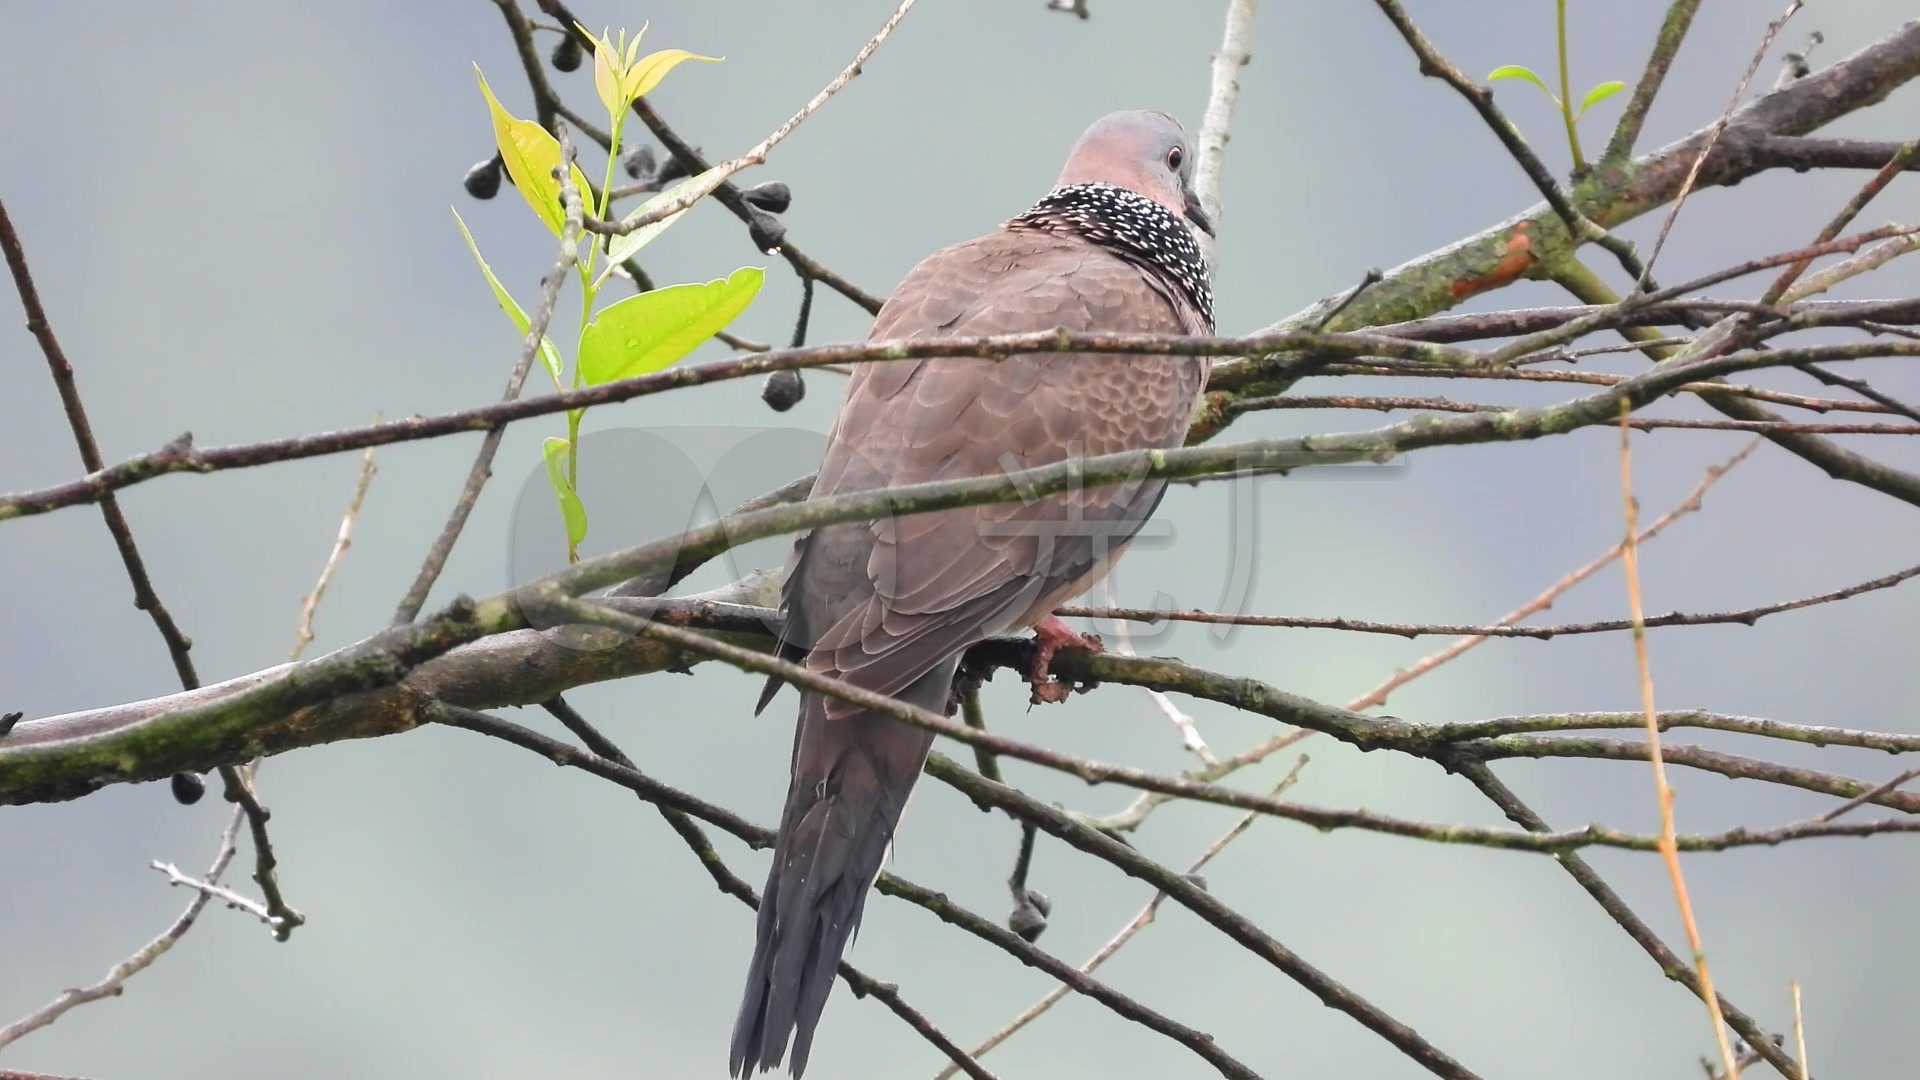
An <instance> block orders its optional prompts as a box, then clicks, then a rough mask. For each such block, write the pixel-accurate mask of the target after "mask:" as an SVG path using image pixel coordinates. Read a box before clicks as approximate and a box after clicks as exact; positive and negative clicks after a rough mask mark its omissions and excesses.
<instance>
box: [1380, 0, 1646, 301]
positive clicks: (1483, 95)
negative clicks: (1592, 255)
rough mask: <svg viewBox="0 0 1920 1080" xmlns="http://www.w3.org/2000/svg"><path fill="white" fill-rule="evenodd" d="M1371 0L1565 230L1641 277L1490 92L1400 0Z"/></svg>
mask: <svg viewBox="0 0 1920 1080" xmlns="http://www.w3.org/2000/svg"><path fill="white" fill-rule="evenodd" d="M1374 3H1375V4H1376V5H1377V6H1378V7H1379V8H1380V10H1381V12H1382V13H1383V14H1385V15H1386V17H1387V20H1388V21H1389V22H1391V23H1393V27H1394V29H1396V30H1398V31H1399V32H1400V36H1401V37H1402V38H1404V39H1405V40H1406V43H1407V47H1408V48H1410V49H1412V50H1413V54H1414V56H1415V57H1416V58H1417V59H1418V60H1419V61H1420V74H1422V75H1426V76H1428V77H1430V78H1436V79H1439V80H1440V81H1441V82H1444V83H1446V84H1447V85H1448V86H1451V87H1453V88H1454V89H1455V90H1456V91H1458V92H1459V93H1460V96H1461V97H1464V98H1466V99H1467V103H1468V104H1470V105H1472V106H1473V109H1474V111H1475V112H1477V113H1479V114H1480V118H1481V119H1482V120H1484V121H1486V124H1487V127H1488V128H1489V129H1491V130H1492V131H1493V134H1494V135H1495V137H1497V138H1498V139H1499V140H1500V144H1501V145H1502V146H1504V147H1506V149H1507V154H1508V155H1509V156H1511V157H1512V158H1513V160H1514V161H1515V162H1516V163H1517V164H1518V165H1519V166H1520V170H1521V171H1522V172H1524V173H1526V174H1527V179H1529V180H1531V181H1533V186H1534V188H1535V189H1537V190H1538V191H1539V192H1540V195H1541V197H1542V198H1544V199H1546V200H1547V205H1548V206H1551V207H1552V208H1553V211H1554V213H1556V214H1558V215H1559V216H1560V220H1561V221H1562V222H1564V223H1565V224H1566V226H1567V232H1568V233H1570V234H1572V236H1573V237H1574V239H1575V240H1578V241H1580V242H1583V243H1595V244H1599V245H1600V246H1601V247H1603V248H1605V249H1607V250H1608V251H1610V252H1612V253H1613V255H1614V257H1615V258H1617V259H1619V260H1620V265H1621V266H1623V267H1625V268H1626V271H1627V273H1629V274H1632V275H1633V276H1635V277H1643V276H1644V275H1645V274H1646V273H1647V267H1645V266H1642V265H1641V263H1640V257H1639V256H1638V255H1637V254H1635V252H1634V250H1633V244H1632V243H1631V242H1629V241H1627V240H1625V239H1623V238H1621V237H1618V236H1615V235H1613V234H1612V233H1610V232H1608V231H1607V230H1606V229H1603V228H1601V227H1600V226H1599V225H1598V224H1596V223H1594V221H1593V220H1592V219H1591V218H1589V217H1587V216H1586V215H1585V214H1583V213H1581V212H1580V208H1579V207H1577V206H1575V205H1574V204H1573V199H1572V198H1571V197H1570V196H1569V195H1568V194H1567V192H1566V190H1565V189H1564V188H1562V187H1561V186H1560V182H1559V181H1558V180H1555V179H1554V177H1553V172H1552V170H1550V169H1548V168H1547V165H1546V163H1545V162H1543V161H1541V160H1540V155H1538V154H1536V153H1534V152H1533V147H1531V146H1529V145H1527V140H1526V137H1525V136H1524V135H1521V134H1520V129H1519V128H1518V127H1515V126H1514V123H1513V121H1511V120H1509V119H1507V116H1506V114H1505V113H1503V112H1501V111H1500V106H1498V105H1496V104H1494V101H1493V91H1492V90H1489V89H1488V88H1486V87H1485V86H1482V85H1480V84H1479V83H1477V82H1474V81H1473V80H1472V79H1470V78H1468V77H1467V75H1466V73H1465V72H1463V71H1461V70H1460V69H1459V68H1458V67H1456V66H1455V65H1454V63H1453V61H1451V60H1448V59H1447V58H1446V57H1445V56H1443V55H1442V54H1441V52H1440V50H1439V49H1438V48H1436V47H1434V44H1433V42H1432V41H1430V40H1429V39H1428V38H1427V35H1426V34H1424V33H1422V32H1421V30H1420V28H1419V26H1417V25H1415V23H1414V21H1413V19H1412V17H1411V16H1409V15H1408V14H1407V12H1406V9H1405V8H1403V7H1401V5H1400V0H1374Z"/></svg>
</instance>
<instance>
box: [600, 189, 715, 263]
mask: <svg viewBox="0 0 1920 1080" xmlns="http://www.w3.org/2000/svg"><path fill="white" fill-rule="evenodd" d="M718 168H719V167H718V166H715V167H714V168H712V169H708V170H707V171H706V172H703V173H701V174H700V175H699V176H694V177H689V178H688V179H685V180H682V181H680V182H679V183H678V184H675V185H673V186H672V187H670V188H668V189H667V190H665V191H663V192H661V193H660V194H658V195H655V196H654V197H653V198H651V199H648V200H647V201H646V202H643V203H641V204H640V206H639V207H638V208H637V209H635V210H634V211H633V212H632V213H631V214H628V215H627V216H626V217H624V218H622V219H621V220H622V221H633V220H635V219H636V218H638V217H640V215H642V214H645V213H648V212H649V211H651V210H653V209H654V208H655V207H659V206H665V205H666V204H667V203H669V202H671V201H673V200H674V199H677V198H679V197H680V196H681V195H684V194H686V193H687V191H688V190H689V189H691V188H693V187H694V186H695V185H697V184H699V183H700V182H701V181H703V180H705V179H706V178H707V177H709V176H712V175H713V174H714V173H715V172H717V171H718ZM691 209H693V208H692V207H691V206H690V207H688V208H687V210H691ZM686 212H687V211H686V210H682V211H680V213H678V214H672V215H670V216H668V217H664V218H661V219H660V220H659V221H656V222H654V223H653V224H651V225H646V226H642V227H641V228H638V229H635V230H633V231H632V232H630V233H628V234H627V235H625V236H616V237H613V239H612V241H611V242H609V243H608V244H607V268H606V269H605V270H604V271H602V272H601V274H600V280H601V281H605V280H606V277H607V275H608V274H610V273H612V272H613V268H614V267H615V266H617V265H619V264H620V263H623V262H625V261H626V260H627V259H629V258H631V257H632V256H633V254H634V252H637V251H639V250H640V249H641V248H643V247H646V246H647V245H648V244H650V243H652V242H653V239H654V237H656V236H659V235H660V234H661V233H663V232H666V231H667V227H668V226H670V225H672V224H673V223H674V222H676V221H679V220H680V218H681V217H682V216H684V215H685V214H686ZM594 287H595V288H599V282H595V283H594Z"/></svg>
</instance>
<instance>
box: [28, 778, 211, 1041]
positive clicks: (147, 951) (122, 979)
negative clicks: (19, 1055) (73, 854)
mask: <svg viewBox="0 0 1920 1080" xmlns="http://www.w3.org/2000/svg"><path fill="white" fill-rule="evenodd" d="M239 835H240V814H239V813H238V812H237V811H236V812H235V813H234V815H233V816H232V817H231V818H229V819H228V821H227V828H226V831H225V832H223V833H221V834H220V848H219V850H218V851H217V852H215V853H214V857H213V864H212V865H211V866H209V867H207V872H206V875H205V876H204V877H203V878H202V879H201V880H202V881H206V882H218V881H219V880H220V875H221V874H222V873H225V872H226V869H227V864H228V863H231V862H232V861H233V856H234V851H235V850H236V848H235V842H236V841H237V840H238V838H239ZM209 899H210V897H209V895H208V894H207V893H205V892H199V893H196V894H195V895H194V898H193V899H192V900H191V901H189V902H188V903H187V908H186V910H185V911H182V912H181V913H180V915H179V917H177V918H175V919H174V920H173V922H172V923H171V924H170V925H169V926H168V927H167V928H166V929H165V930H163V931H161V932H160V936H159V937H156V938H154V939H153V940H152V941H149V942H147V943H146V944H145V945H143V946H141V947H140V950H139V951H138V952H136V953H134V954H133V955H132V956H129V957H127V958H126V959H125V960H122V961H120V962H119V963H118V964H115V965H114V966H113V970H111V971H109V972H107V975H106V978H104V979H101V980H100V981H99V982H97V983H94V984H93V985H91V986H87V987H84V988H81V989H76V990H68V991H66V992H64V993H62V994H61V995H60V996H59V997H57V998H54V999H53V1000H52V1001H50V1002H48V1003H47V1004H46V1005H43V1006H41V1007H40V1008H39V1009H38V1010H36V1011H34V1012H32V1013H30V1014H28V1015H26V1016H24V1017H21V1018H20V1019H18V1020H15V1021H14V1022H13V1023H11V1024H8V1025H7V1026H6V1027H4V1028H0V1048H4V1047H5V1046H7V1045H8V1044H9V1043H12V1042H15V1041H17V1040H19V1039H20V1038H21V1037H22V1036H24V1035H30V1034H32V1033H33V1032H35V1031H38V1030H39V1029H41V1028H43V1027H46V1026H47V1025H48V1024H51V1023H53V1022H54V1021H55V1020H58V1019H60V1017H62V1016H63V1015H65V1014H66V1013H67V1011H68V1010H70V1009H72V1008H74V1007H76V1006H79V1005H85V1004H86V1003H88V1002H90V1001H99V1000H100V999H102V998H109V997H118V996H119V995H120V992H121V989H122V987H123V986H124V985H125V984H126V981H127V980H128V979H131V978H133V977H134V976H135V975H138V974H140V973H141V972H142V971H145V970H146V969H147V968H148V967H150V966H152V964H153V962H154V961H155V960H158V959H160V957H162V956H164V955H166V952H167V950H168V949H171V948H173V945H174V943H175V942H177V941H179V940H180V939H181V938H182V937H185V936H186V933H187V931H189V930H191V929H193V924H194V921H195V920H196V919H198V918H199V917H200V913H201V912H202V911H205V910H206V907H207V901H208V900H209Z"/></svg>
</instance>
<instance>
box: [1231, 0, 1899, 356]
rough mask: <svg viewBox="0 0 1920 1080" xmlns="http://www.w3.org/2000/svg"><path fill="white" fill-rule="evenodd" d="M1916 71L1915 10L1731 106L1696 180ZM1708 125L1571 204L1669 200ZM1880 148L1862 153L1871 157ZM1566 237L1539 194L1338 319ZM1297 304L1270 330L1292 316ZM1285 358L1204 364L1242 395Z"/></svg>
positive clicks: (1619, 207)
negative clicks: (1535, 201) (1889, 29)
mask: <svg viewBox="0 0 1920 1080" xmlns="http://www.w3.org/2000/svg"><path fill="white" fill-rule="evenodd" d="M1916 77H1920V19H1915V20H1912V21H1910V22H1908V23H1906V24H1904V25H1903V26H1901V27H1900V28H1899V29H1898V30H1896V31H1894V32H1893V33H1892V34H1889V35H1888V36H1887V37H1885V38H1883V39H1881V40H1880V41H1877V42H1875V43H1873V44H1872V45H1869V46H1867V47H1866V48H1864V49H1862V50H1861V51H1859V52H1857V53H1855V54H1853V55H1852V56H1849V57H1847V58H1845V59H1843V60H1841V61H1839V62H1838V63H1836V64H1834V65H1833V66H1832V67H1829V68H1827V69H1826V70H1824V71H1821V72H1819V73H1818V74H1815V75H1810V76H1808V77H1807V78H1804V79H1800V80H1798V81H1796V82H1794V83H1793V84H1791V85H1789V86H1787V87H1785V88H1783V89H1780V90H1776V91H1774V92H1773V93H1770V94H1767V95H1765V96H1763V97H1761V98H1759V99H1757V100H1755V101H1754V102H1752V103H1751V104H1749V105H1747V106H1746V107H1745V108H1743V109H1741V110H1740V111H1739V112H1737V113H1736V114H1735V115H1734V118H1733V122H1732V123H1731V124H1730V125H1729V126H1728V127H1727V129H1726V131H1725V133H1724V134H1723V135H1721V137H1720V138H1719V139H1718V140H1717V141H1716V142H1715V143H1714V147H1713V153H1712V156H1710V157H1709V158H1708V159H1707V160H1706V162H1705V163H1704V164H1703V165H1702V167H1701V169H1700V174H1699V177H1698V179H1697V180H1696V182H1695V186H1696V187H1712V186H1724V185H1730V184H1737V183H1739V182H1740V181H1741V180H1744V179H1746V178H1748V177H1750V176H1754V175H1757V174H1758V173H1760V172H1763V171H1766V170H1768V169H1773V168H1780V167H1790V165H1791V163H1790V161H1788V160H1786V159H1785V158H1783V156H1782V153H1781V144H1780V143H1779V142H1778V140H1779V139H1781V138H1790V137H1794V136H1801V135H1805V134H1807V133H1809V132H1811V131H1815V130H1817V129H1819V128H1821V127H1824V126H1826V125H1827V124H1830V123H1832V122H1833V121H1835V120H1837V119H1839V118H1841V117H1843V116H1846V115H1848V114H1850V113H1853V112H1857V111H1859V110H1861V109H1864V108H1866V107H1868V106H1870V105H1874V104H1876V103H1878V102H1879V101H1881V100H1882V99H1884V98H1885V97H1886V96H1887V95H1888V94H1890V93H1892V92H1893V91H1894V90H1895V89H1898V88H1899V87H1901V86H1903V85H1905V84H1906V83H1908V82H1910V81H1912V80H1913V79H1914V78H1916ZM1713 130H1714V129H1713V128H1712V127H1708V128H1704V129H1701V130H1699V131H1696V132H1694V133H1693V134H1692V135H1689V136H1687V137H1686V138H1684V139H1682V140H1680V141H1679V142H1676V143H1673V144H1671V145H1669V146H1666V147H1662V148H1661V149H1659V150H1656V151H1653V152H1652V153H1649V154H1646V155H1643V156H1641V157H1638V158H1635V159H1633V160H1631V161H1626V162H1621V163H1618V164H1614V165H1609V164H1608V163H1606V162H1605V161H1602V162H1601V163H1600V164H1599V165H1598V166H1597V167H1596V168H1595V169H1594V170H1593V172H1592V173H1591V174H1590V175H1589V176H1587V177H1586V178H1585V179H1583V180H1582V181H1581V182H1580V183H1578V184H1576V185H1575V186H1574V188H1573V190H1572V192H1571V193H1570V199H1571V201H1572V204H1573V207H1574V208H1575V209H1576V210H1578V211H1579V212H1580V213H1581V214H1583V215H1585V216H1586V217H1587V218H1588V219H1590V220H1592V221H1593V222H1594V223H1595V224H1596V225H1599V226H1600V227H1602V228H1617V227H1618V226H1620V225H1622V224H1624V223H1626V222H1628V221H1632V220H1633V219H1635V218H1637V217H1640V216H1641V215H1642V214H1645V213H1647V212H1648V211H1650V210H1653V209H1655V208H1656V207H1659V206H1662V205H1665V204H1666V203H1668V202H1670V201H1672V200H1673V199H1674V198H1675V197H1676V196H1677V195H1678V194H1679V191H1680V187H1681V184H1682V183H1683V182H1684V181H1685V179H1686V176H1687V173H1688V170H1689V169H1690V168H1691V166H1692V164H1693V160H1694V158H1695V157H1696V156H1698V155H1699V154H1700V153H1701V151H1702V150H1703V149H1704V148H1705V146H1706V144H1707V143H1708V142H1709V140H1710V139H1711V137H1712V134H1713ZM1876 145H1885V146H1887V147H1888V148H1889V152H1888V154H1885V155H1878V156H1875V155H1867V156H1868V157H1870V158H1872V164H1871V167H1873V168H1878V167H1880V166H1882V165H1884V164H1886V162H1887V160H1888V157H1889V156H1890V155H1891V148H1892V147H1893V146H1894V145H1896V144H1892V143H1887V144H1876ZM1574 246H1575V245H1574V243H1573V239H1572V237H1571V235H1570V234H1569V233H1568V231H1567V229H1566V226H1565V225H1564V223H1563V222H1562V221H1561V219H1560V216H1559V214H1558V213H1557V212H1555V211H1554V210H1553V208H1552V207H1550V206H1548V205H1546V204H1545V203H1542V204H1540V205H1537V206H1534V207H1531V208H1529V209H1527V210H1525V211H1523V212H1521V213H1520V214H1517V215H1515V216H1514V217H1512V218H1509V219H1508V220H1506V221H1504V222H1501V223H1500V224H1498V225H1495V226H1492V227H1491V228H1488V229H1485V230H1483V231H1481V232H1479V233H1477V234H1475V235H1473V236H1470V237H1468V238H1466V239H1463V240H1460V241H1458V242H1456V243H1454V244H1451V245H1448V246H1447V247H1445V248H1442V249H1441V250H1439V251H1435V252H1432V253H1430V254H1427V255H1423V256H1421V257H1419V258H1417V259H1414V260H1413V261H1411V262H1408V263H1405V264H1403V265H1401V266H1399V267H1396V268H1395V269H1393V270H1391V271H1389V272H1388V273H1387V275H1386V279H1385V280H1384V281H1382V282H1381V283H1380V284H1378V285H1376V286H1374V287H1373V288H1371V289H1369V290H1367V293H1366V295H1364V296H1362V297H1360V298H1359V300H1357V301H1356V302H1355V303H1354V304H1353V305H1352V306H1351V307H1350V308H1349V309H1348V310H1347V311H1346V312H1345V313H1344V315H1343V316H1342V318H1341V320H1340V323H1339V325H1340V326H1342V327H1356V326H1375V325H1379V324H1382V323H1393V322H1404V321H1408V320H1412V319H1421V318H1425V317H1427V316H1431V315H1435V314H1438V313H1440V312H1442V311H1445V310H1447V309H1449V308H1451V307H1453V306H1455V305H1456V304H1459V303H1460V302H1461V301H1463V300H1466V299H1467V298H1469V297H1471V296H1475V295H1478V294H1479V293H1482V292H1486V291H1488V290H1491V289H1495V288H1499V287H1501V286H1503V285H1507V284H1510V283H1511V282H1513V281H1514V280H1517V279H1518V278H1520V277H1522V276H1525V275H1528V274H1531V273H1534V272H1535V268H1536V267H1538V266H1540V265H1542V264H1545V263H1551V262H1554V261H1556V260H1559V259H1562V258H1564V257H1565V256H1567V255H1568V254H1569V253H1570V252H1571V251H1572V250H1573V248H1574ZM1312 316H1313V313H1312V312H1311V311H1309V312H1303V313H1301V314H1300V315H1296V316H1293V317H1291V318H1289V319H1287V320H1283V321H1282V322H1280V323H1277V324H1275V326H1274V328H1276V329H1277V328H1281V327H1286V326H1295V325H1302V324H1304V323H1306V322H1307V321H1308V320H1310V319H1311V318H1312ZM1296 362H1297V358H1296V357H1291V356H1288V355H1286V354H1281V353H1266V354H1263V355H1258V356H1252V357H1249V358H1248V359H1246V360H1244V361H1237V362H1234V363H1229V364H1223V365H1220V366H1218V367H1216V368H1215V369H1214V377H1215V380H1216V385H1218V384H1219V383H1218V381H1219V380H1221V379H1223V378H1224V379H1227V380H1231V382H1232V383H1233V385H1234V388H1235V389H1237V390H1239V391H1240V392H1243V393H1265V394H1272V393H1279V392H1282V391H1284V389H1285V388H1286V386H1287V385H1288V384H1289V383H1290V382H1291V380H1292V375H1293V365H1294V364H1295V363H1296Z"/></svg>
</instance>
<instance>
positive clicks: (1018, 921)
mask: <svg viewBox="0 0 1920 1080" xmlns="http://www.w3.org/2000/svg"><path fill="white" fill-rule="evenodd" d="M1007 929H1009V930H1011V931H1013V932H1014V933H1016V934H1019V935H1020V937H1021V938H1022V939H1023V940H1025V941H1026V942H1027V944H1029V945H1031V944H1033V943H1034V942H1035V941H1038V940H1039V938H1040V935H1041V934H1043V933H1045V932H1046V929H1047V917H1046V915H1044V914H1042V913H1041V911H1040V909H1039V908H1037V907H1034V906H1033V905H1032V904H1021V905H1020V906H1019V907H1017V908H1014V909H1013V914H1011V915H1008V916H1007Z"/></svg>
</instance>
